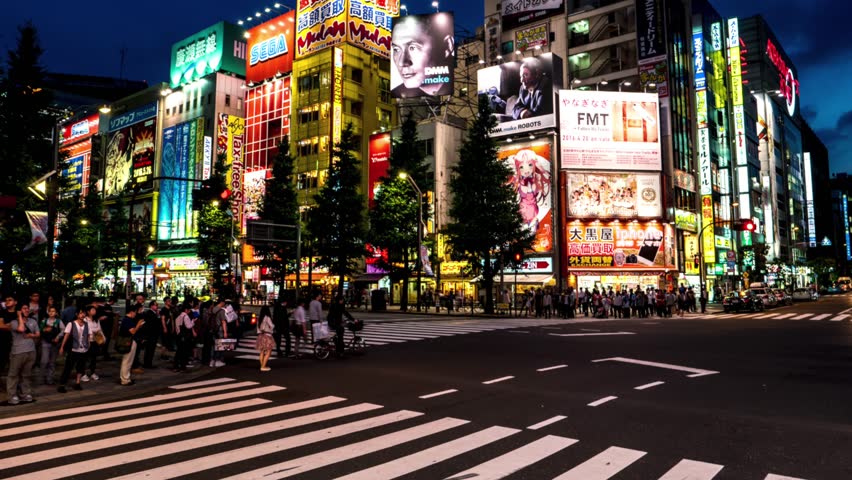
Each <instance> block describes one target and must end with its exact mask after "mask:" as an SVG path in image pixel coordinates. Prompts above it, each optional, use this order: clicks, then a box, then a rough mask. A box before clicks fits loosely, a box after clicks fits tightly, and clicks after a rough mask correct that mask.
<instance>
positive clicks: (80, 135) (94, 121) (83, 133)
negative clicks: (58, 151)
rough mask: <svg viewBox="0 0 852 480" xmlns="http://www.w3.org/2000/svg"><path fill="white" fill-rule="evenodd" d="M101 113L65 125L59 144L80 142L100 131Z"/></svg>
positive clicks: (61, 130)
mask: <svg viewBox="0 0 852 480" xmlns="http://www.w3.org/2000/svg"><path fill="white" fill-rule="evenodd" d="M99 125H100V115H98V114H97V113H95V114H92V115H89V116H88V117H86V118H84V119H82V120H77V121H75V122H71V123H67V124H65V125H63V126H62V127H61V129H60V132H59V134H60V135H59V144H60V145H65V144H66V143H73V142H79V141H80V140H83V139H86V138H89V137H91V136H92V135H94V134H96V133H98V126H99Z"/></svg>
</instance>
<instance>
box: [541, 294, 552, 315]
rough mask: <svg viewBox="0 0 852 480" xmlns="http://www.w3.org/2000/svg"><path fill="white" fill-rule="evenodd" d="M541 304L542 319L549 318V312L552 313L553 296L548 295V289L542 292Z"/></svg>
mask: <svg viewBox="0 0 852 480" xmlns="http://www.w3.org/2000/svg"><path fill="white" fill-rule="evenodd" d="M541 304H542V307H543V309H544V318H550V315H551V312H552V311H553V295H551V294H550V289H549V288H548V289H547V290H545V291H544V295H543V296H542V299H541Z"/></svg>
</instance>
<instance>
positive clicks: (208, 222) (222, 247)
mask: <svg viewBox="0 0 852 480" xmlns="http://www.w3.org/2000/svg"><path fill="white" fill-rule="evenodd" d="M224 163H225V160H224V155H219V158H218V159H217V161H216V165H215V166H214V172H213V173H212V174H211V176H210V178H208V179H207V180H204V182H203V183H202V184H201V188H200V189H198V190H197V191H196V192H194V194H193V202H192V204H193V208H197V209H198V210H199V214H198V257H199V258H201V259H204V261H205V262H207V268H209V269H210V270H211V271H212V272H213V288H214V289H216V290H217V291H221V290H222V288H223V287H224V285H225V282H224V279H225V276H226V275H227V274H228V273H230V272H231V269H232V268H233V266H232V265H230V254H231V251H232V249H233V241H234V239H233V238H231V234H232V233H233V232H234V225H233V217H232V212H231V202H230V190H228V188H227V186H226V181H225V171H226V170H227V168H225V167H224ZM222 265H229V266H228V268H225V269H223V268H222Z"/></svg>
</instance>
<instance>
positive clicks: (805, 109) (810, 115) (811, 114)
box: [800, 105, 819, 124]
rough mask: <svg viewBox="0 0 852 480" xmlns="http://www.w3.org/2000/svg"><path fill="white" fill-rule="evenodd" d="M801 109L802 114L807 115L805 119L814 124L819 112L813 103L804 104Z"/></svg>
mask: <svg viewBox="0 0 852 480" xmlns="http://www.w3.org/2000/svg"><path fill="white" fill-rule="evenodd" d="M800 111H801V112H802V116H803V117H805V120H807V121H808V123H810V124H813V123H814V122H815V121H816V119H817V116H818V113H819V112H817V109H816V107H814V106H813V105H802V108H801V109H800Z"/></svg>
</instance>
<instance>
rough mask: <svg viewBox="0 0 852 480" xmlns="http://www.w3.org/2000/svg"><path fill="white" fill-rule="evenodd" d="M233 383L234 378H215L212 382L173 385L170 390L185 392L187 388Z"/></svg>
mask: <svg viewBox="0 0 852 480" xmlns="http://www.w3.org/2000/svg"><path fill="white" fill-rule="evenodd" d="M233 381H234V379H233V378H227V377H223V378H214V379H212V380H204V381H201V382H193V383H181V384H180V385H172V386H171V387H169V388H171V389H173V390H183V389H185V388H195V387H205V386H207V385H216V384H219V383H227V382H233Z"/></svg>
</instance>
